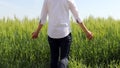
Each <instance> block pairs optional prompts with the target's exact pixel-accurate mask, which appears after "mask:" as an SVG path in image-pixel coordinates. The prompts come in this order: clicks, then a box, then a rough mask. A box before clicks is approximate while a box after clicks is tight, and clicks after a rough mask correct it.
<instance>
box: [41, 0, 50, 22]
mask: <svg viewBox="0 0 120 68" xmlns="http://www.w3.org/2000/svg"><path fill="white" fill-rule="evenodd" d="M47 14H48V6H47V0H44V3H43V7H42V11H41V17H40V23H41V24H45V22H46V18H47Z"/></svg>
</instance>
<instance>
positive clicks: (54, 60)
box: [48, 37, 59, 68]
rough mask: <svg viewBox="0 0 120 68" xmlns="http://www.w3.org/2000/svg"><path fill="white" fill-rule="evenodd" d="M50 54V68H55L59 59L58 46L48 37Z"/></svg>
mask: <svg viewBox="0 0 120 68" xmlns="http://www.w3.org/2000/svg"><path fill="white" fill-rule="evenodd" d="M48 41H49V45H50V52H51V63H50V68H57V66H58V58H59V46H58V45H57V41H56V40H54V39H52V38H50V37H48Z"/></svg>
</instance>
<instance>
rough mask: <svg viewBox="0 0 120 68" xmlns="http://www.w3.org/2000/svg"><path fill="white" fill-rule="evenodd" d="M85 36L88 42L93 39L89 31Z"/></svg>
mask: <svg viewBox="0 0 120 68" xmlns="http://www.w3.org/2000/svg"><path fill="white" fill-rule="evenodd" d="M86 36H87V38H88V39H89V40H91V39H92V38H93V34H92V32H90V31H87V33H86Z"/></svg>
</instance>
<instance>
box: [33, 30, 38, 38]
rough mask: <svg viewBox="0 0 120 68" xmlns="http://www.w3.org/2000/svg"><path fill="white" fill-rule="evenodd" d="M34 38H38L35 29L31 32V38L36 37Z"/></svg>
mask: <svg viewBox="0 0 120 68" xmlns="http://www.w3.org/2000/svg"><path fill="white" fill-rule="evenodd" d="M36 38H38V32H37V31H35V32H33V33H32V39H36Z"/></svg>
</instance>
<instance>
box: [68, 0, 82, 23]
mask: <svg viewBox="0 0 120 68" xmlns="http://www.w3.org/2000/svg"><path fill="white" fill-rule="evenodd" d="M68 5H69V9H70V11H71V12H72V14H73V16H74V18H75V20H76V21H77V22H79V23H82V21H81V19H80V16H79V13H78V9H77V7H76V4H75V2H74V0H68Z"/></svg>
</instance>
